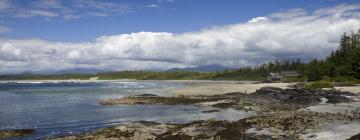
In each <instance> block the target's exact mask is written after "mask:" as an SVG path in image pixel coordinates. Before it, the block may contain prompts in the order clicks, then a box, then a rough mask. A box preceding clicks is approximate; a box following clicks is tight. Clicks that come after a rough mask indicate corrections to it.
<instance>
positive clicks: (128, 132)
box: [56, 87, 360, 140]
mask: <svg viewBox="0 0 360 140" xmlns="http://www.w3.org/2000/svg"><path fill="white" fill-rule="evenodd" d="M357 98H358V94H354V93H350V92H341V91H338V90H322V89H317V90H305V89H299V88H294V89H281V88H274V87H264V88H261V89H259V90H257V91H256V92H255V93H252V94H244V93H240V92H234V93H228V94H224V95H214V96H178V97H161V96H156V95H151V94H145V95H138V96H129V97H125V98H120V99H111V100H103V101H100V104H102V105H121V104H127V105H133V104H146V105H206V106H213V107H217V108H220V109H221V108H233V109H236V110H246V111H252V112H256V113H257V115H256V116H253V117H249V118H245V119H240V120H238V121H233V122H230V121H219V120H201V121H194V122H191V123H187V124H161V123H157V122H146V121H142V122H132V123H126V124H121V125H116V126H112V127H109V128H104V129H100V130H98V131H95V132H92V133H88V134H83V135H78V136H66V137H61V138H56V139H66V140H67V139H120V140H122V139H130V140H131V139H133V140H145V139H165V140H166V139H179V140H188V139H189V140H190V139H230V140H232V139H234V140H237V139H313V138H315V139H316V137H317V135H315V134H314V135H309V134H310V132H317V131H320V130H322V129H323V128H325V127H329V126H331V124H334V123H335V122H336V123H339V122H341V123H352V122H360V112H358V111H345V112H336V113H328V112H314V111H310V110H309V109H307V108H308V107H310V106H315V105H319V104H337V103H345V104H351V103H353V102H357V100H356V99H357ZM215 111H216V110H210V111H208V112H203V113H211V112H215ZM359 132H360V131H359ZM356 134H357V133H356ZM356 134H353V135H351V136H348V137H347V138H350V139H358V137H359V136H358V135H359V134H358V135H356Z"/></svg>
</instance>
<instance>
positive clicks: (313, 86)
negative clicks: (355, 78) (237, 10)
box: [304, 81, 334, 89]
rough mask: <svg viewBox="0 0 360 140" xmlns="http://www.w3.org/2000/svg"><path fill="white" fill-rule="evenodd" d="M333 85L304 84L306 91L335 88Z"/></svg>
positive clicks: (324, 82) (321, 83) (319, 83)
mask: <svg viewBox="0 0 360 140" xmlns="http://www.w3.org/2000/svg"><path fill="white" fill-rule="evenodd" d="M333 87H334V85H333V83H331V82H329V81H320V82H312V83H309V84H304V89H321V88H333Z"/></svg>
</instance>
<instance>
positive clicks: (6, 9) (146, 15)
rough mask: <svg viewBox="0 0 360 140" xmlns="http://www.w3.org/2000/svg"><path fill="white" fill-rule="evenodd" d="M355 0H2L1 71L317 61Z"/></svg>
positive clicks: (350, 18)
mask: <svg viewBox="0 0 360 140" xmlns="http://www.w3.org/2000/svg"><path fill="white" fill-rule="evenodd" d="M359 27H360V2H357V1H355V0H221V1H220V0H31V1H30V0H0V74H4V73H20V72H24V71H40V72H52V71H59V70H64V69H74V68H82V69H102V70H103V69H106V70H166V69H170V68H174V67H180V68H182V67H196V66H202V65H221V66H225V67H243V66H256V65H259V64H261V63H265V62H268V61H271V60H281V59H297V58H299V59H302V60H303V61H308V60H311V59H314V58H317V59H323V58H325V57H326V56H328V54H329V53H330V52H331V51H333V50H335V49H336V48H337V47H338V42H339V39H340V36H341V35H342V34H343V33H344V32H346V33H349V32H351V31H356V30H359Z"/></svg>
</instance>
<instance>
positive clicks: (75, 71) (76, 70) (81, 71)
mask: <svg viewBox="0 0 360 140" xmlns="http://www.w3.org/2000/svg"><path fill="white" fill-rule="evenodd" d="M109 71H110V70H105V69H86V68H74V69H64V70H59V71H56V72H54V73H53V74H96V73H101V72H109Z"/></svg>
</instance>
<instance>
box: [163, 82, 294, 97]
mask: <svg viewBox="0 0 360 140" xmlns="http://www.w3.org/2000/svg"><path fill="white" fill-rule="evenodd" d="M292 84H293V83H258V84H251V83H235V82H228V83H226V82H213V83H211V82H208V83H195V84H192V86H189V87H185V88H180V89H170V90H169V93H171V94H175V95H219V94H226V93H231V92H243V93H247V94H249V93H253V92H255V91H256V90H258V89H260V88H262V87H267V86H271V87H278V88H283V89H285V88H287V86H289V85H292Z"/></svg>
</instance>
